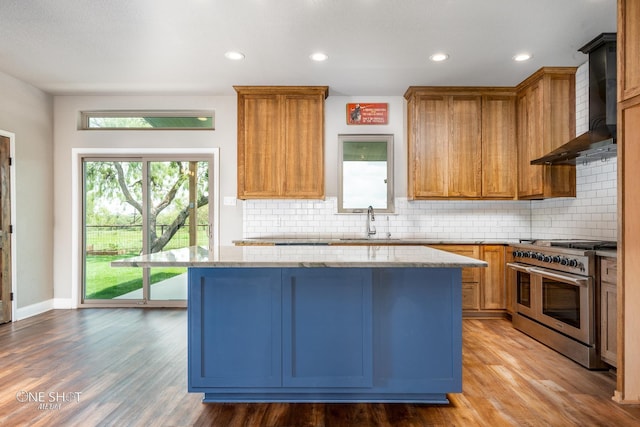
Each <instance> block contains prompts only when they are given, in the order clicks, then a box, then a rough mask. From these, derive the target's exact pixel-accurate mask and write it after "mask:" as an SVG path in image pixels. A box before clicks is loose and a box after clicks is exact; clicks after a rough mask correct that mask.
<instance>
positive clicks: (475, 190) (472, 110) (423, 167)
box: [405, 87, 515, 199]
mask: <svg viewBox="0 0 640 427" xmlns="http://www.w3.org/2000/svg"><path fill="white" fill-rule="evenodd" d="M405 98H406V99H407V101H408V129H409V145H408V161H409V163H408V194H409V198H412V199H443V198H444V199H480V198H489V199H504V198H507V199H509V198H510V199H512V198H514V196H515V186H514V183H513V182H514V179H513V178H514V176H515V175H514V174H515V166H514V159H515V91H514V90H513V89H510V88H471V87H455V88H454V87H449V88H446V87H444V88H443V87H410V88H409V89H408V90H407V92H406V93H405Z"/></svg>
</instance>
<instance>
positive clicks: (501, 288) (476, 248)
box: [429, 245, 507, 317]
mask: <svg viewBox="0 0 640 427" xmlns="http://www.w3.org/2000/svg"><path fill="white" fill-rule="evenodd" d="M429 246H430V247H432V248H434V249H441V250H443V251H448V252H453V253H456V254H459V255H464V256H468V257H470V258H477V259H481V260H483V261H486V262H487V263H488V264H489V266H488V267H487V268H463V269H462V311H463V315H465V316H468V317H476V316H477V317H485V316H487V317H493V316H497V317H502V316H504V314H505V313H506V310H507V293H506V282H505V247H504V245H429Z"/></svg>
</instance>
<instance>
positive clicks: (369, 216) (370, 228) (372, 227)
mask: <svg viewBox="0 0 640 427" xmlns="http://www.w3.org/2000/svg"><path fill="white" fill-rule="evenodd" d="M375 220H376V217H375V215H374V214H373V206H369V207H368V208H367V239H369V238H371V236H373V235H374V234H376V226H375V225H373V224H371V223H372V222H373V221H375Z"/></svg>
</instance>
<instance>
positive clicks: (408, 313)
mask: <svg viewBox="0 0 640 427" xmlns="http://www.w3.org/2000/svg"><path fill="white" fill-rule="evenodd" d="M112 265H113V266H123V267H124V266H126V267H156V266H186V267H189V269H188V275H189V279H188V286H189V289H188V331H187V334H188V389H189V391H190V392H196V393H204V402H421V403H448V399H447V393H459V392H461V391H462V308H461V304H462V303H461V293H462V286H461V268H463V267H485V266H486V265H487V264H486V263H485V262H483V261H479V260H475V259H472V258H467V257H463V256H460V255H455V254H451V253H448V252H443V251H439V250H436V249H432V248H427V247H422V246H244V247H236V246H229V247H220V248H217V249H215V250H207V249H204V248H198V247H192V248H185V249H178V250H173V251H167V252H160V253H156V254H152V255H145V256H140V257H136V258H129V259H126V260H122V261H116V262H114V263H113V264H112Z"/></svg>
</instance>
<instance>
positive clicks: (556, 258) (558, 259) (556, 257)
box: [551, 255, 561, 264]
mask: <svg viewBox="0 0 640 427" xmlns="http://www.w3.org/2000/svg"><path fill="white" fill-rule="evenodd" d="M560 260H561V258H560V257H559V256H558V255H556V256H554V257H553V259H552V260H551V261H552V262H555V263H556V264H557V263H559V262H560Z"/></svg>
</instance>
